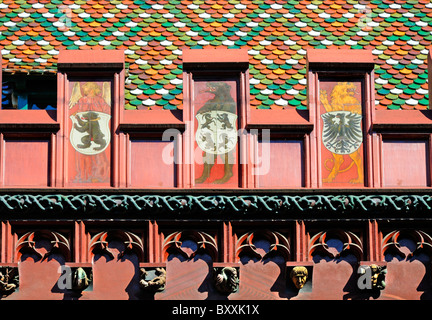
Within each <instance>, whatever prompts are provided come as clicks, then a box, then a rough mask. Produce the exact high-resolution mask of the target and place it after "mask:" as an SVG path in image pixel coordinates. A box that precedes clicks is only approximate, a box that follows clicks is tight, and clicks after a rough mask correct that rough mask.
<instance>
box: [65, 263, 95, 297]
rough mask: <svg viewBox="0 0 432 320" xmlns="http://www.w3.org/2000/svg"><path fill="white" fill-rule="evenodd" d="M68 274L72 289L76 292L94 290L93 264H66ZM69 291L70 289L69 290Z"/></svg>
mask: <svg viewBox="0 0 432 320" xmlns="http://www.w3.org/2000/svg"><path fill="white" fill-rule="evenodd" d="M66 267H67V268H68V271H67V273H69V274H68V276H69V277H71V278H70V279H69V281H70V283H71V284H72V285H71V287H70V289H71V290H72V291H74V292H78V293H81V292H82V291H92V290H93V268H92V264H91V263H72V262H68V263H66ZM68 289H69V288H68Z"/></svg>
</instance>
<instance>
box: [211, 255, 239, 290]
mask: <svg viewBox="0 0 432 320" xmlns="http://www.w3.org/2000/svg"><path fill="white" fill-rule="evenodd" d="M213 284H214V286H215V288H216V290H217V291H218V292H219V293H221V294H224V295H230V294H231V293H235V292H237V291H238V289H239V286H240V265H239V264H238V263H225V262H215V263H213Z"/></svg>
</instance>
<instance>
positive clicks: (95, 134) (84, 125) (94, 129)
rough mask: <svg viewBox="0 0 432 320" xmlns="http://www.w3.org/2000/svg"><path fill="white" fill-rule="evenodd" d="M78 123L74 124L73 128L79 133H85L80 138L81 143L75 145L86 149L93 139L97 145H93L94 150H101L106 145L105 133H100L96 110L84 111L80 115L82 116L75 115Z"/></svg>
mask: <svg viewBox="0 0 432 320" xmlns="http://www.w3.org/2000/svg"><path fill="white" fill-rule="evenodd" d="M75 117H76V119H77V122H78V124H76V123H75V124H74V128H75V129H76V130H78V131H79V132H81V133H87V134H86V135H84V136H83V137H82V138H81V142H82V144H78V145H77V147H78V148H81V149H86V148H89V147H90V146H91V142H92V141H93V142H94V143H96V144H97V145H99V146H98V147H95V148H94V150H96V151H100V150H103V149H104V148H105V146H106V140H105V135H104V134H103V133H102V131H101V129H100V125H99V120H100V118H99V115H98V114H97V113H96V112H92V111H89V112H86V113H84V114H83V115H82V117H80V116H78V115H76V116H75Z"/></svg>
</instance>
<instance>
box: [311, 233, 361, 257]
mask: <svg viewBox="0 0 432 320" xmlns="http://www.w3.org/2000/svg"><path fill="white" fill-rule="evenodd" d="M331 238H335V239H338V240H340V241H341V242H342V243H343V245H342V248H341V250H340V251H338V252H337V253H335V252H334V250H332V249H333V248H331V247H330V246H329V245H328V244H327V242H326V241H327V240H328V239H331ZM348 253H351V254H353V255H355V256H356V258H357V260H358V261H360V260H361V258H362V256H363V245H362V241H361V239H360V238H359V237H358V236H357V235H355V234H354V233H353V232H351V231H344V230H326V231H321V232H318V233H317V234H316V235H314V236H313V237H312V238H311V239H310V242H309V255H310V256H311V257H312V256H313V255H315V254H323V255H326V256H328V257H330V258H332V259H338V258H340V257H341V256H343V255H344V254H348Z"/></svg>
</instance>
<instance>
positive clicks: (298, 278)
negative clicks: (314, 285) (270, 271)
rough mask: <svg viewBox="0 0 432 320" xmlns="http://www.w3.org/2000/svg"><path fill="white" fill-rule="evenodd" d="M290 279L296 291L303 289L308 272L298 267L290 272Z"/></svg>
mask: <svg viewBox="0 0 432 320" xmlns="http://www.w3.org/2000/svg"><path fill="white" fill-rule="evenodd" d="M290 278H291V280H292V282H293V283H294V285H295V286H296V288H297V289H301V288H303V286H304V285H305V283H306V281H307V278H308V270H307V269H306V268H305V267H302V266H298V267H294V268H293V269H292V270H291V273H290Z"/></svg>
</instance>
